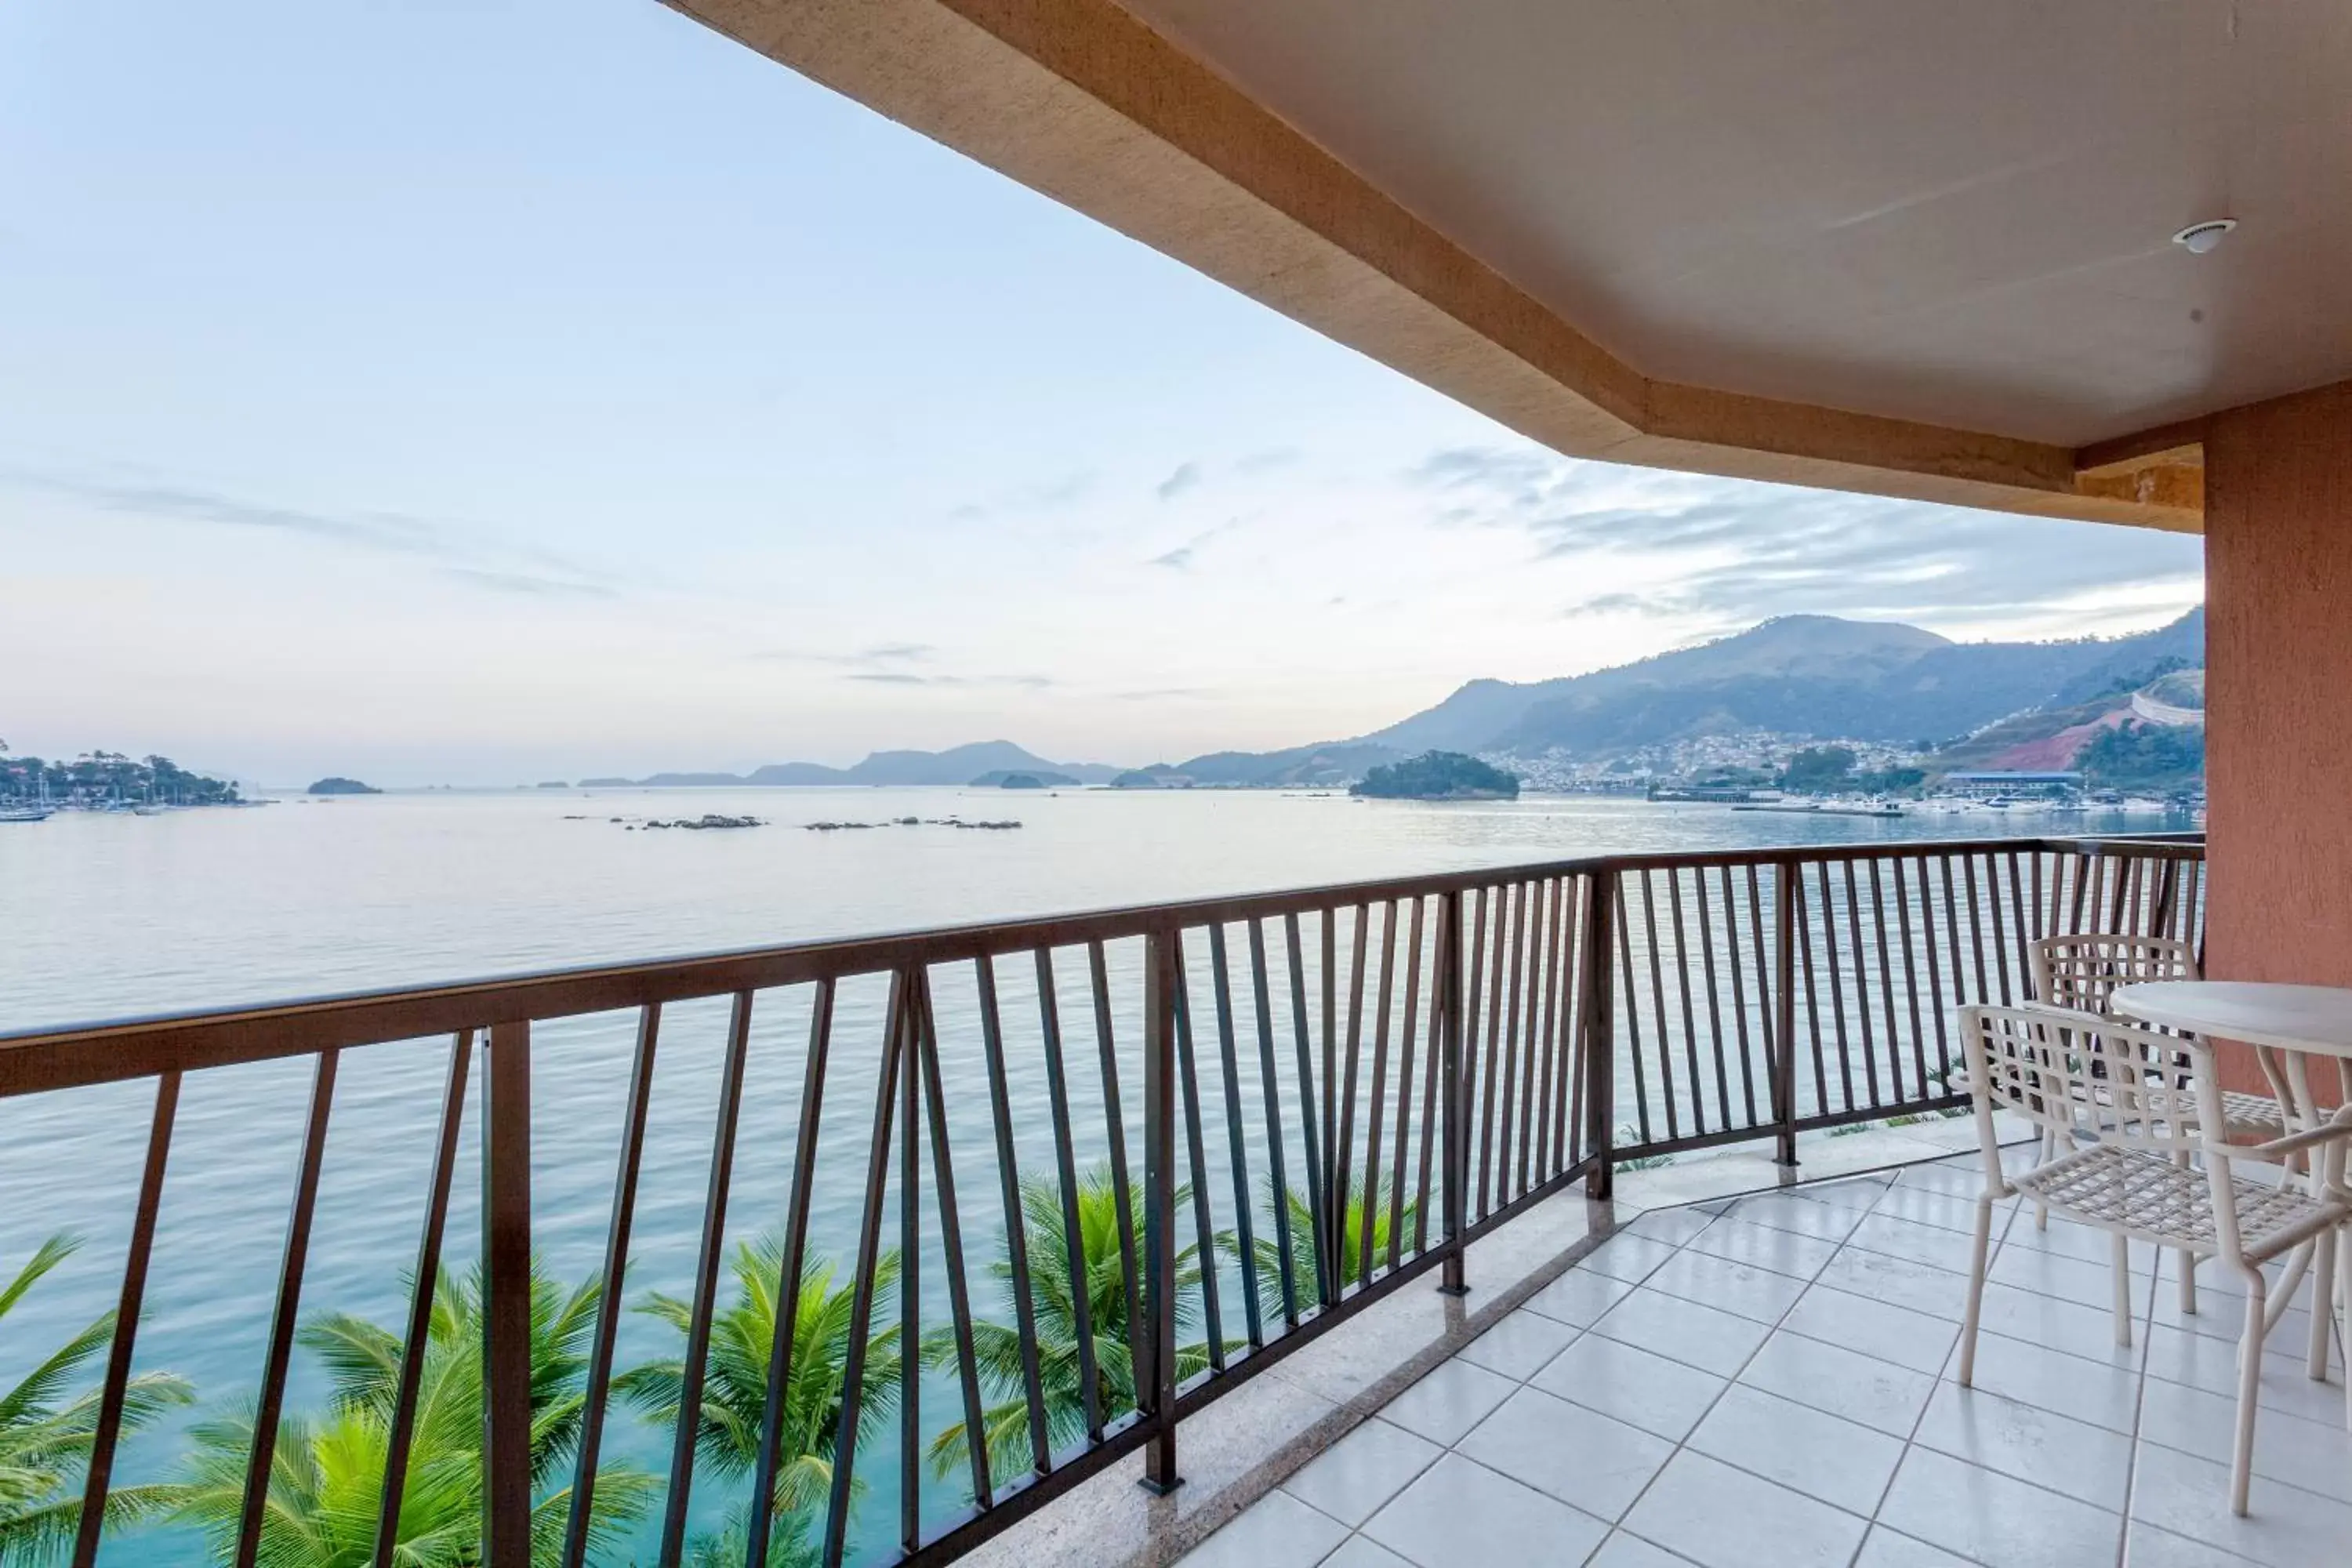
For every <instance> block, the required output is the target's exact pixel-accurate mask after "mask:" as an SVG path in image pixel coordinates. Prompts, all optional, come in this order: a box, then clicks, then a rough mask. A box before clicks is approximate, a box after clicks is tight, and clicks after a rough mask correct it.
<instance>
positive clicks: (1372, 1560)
mask: <svg viewBox="0 0 2352 1568" xmlns="http://www.w3.org/2000/svg"><path fill="white" fill-rule="evenodd" d="M1322 1568H1412V1563H1408V1562H1406V1561H1405V1560H1404V1559H1403V1558H1402V1557H1400V1556H1398V1555H1397V1554H1396V1553H1395V1552H1391V1551H1390V1550H1389V1549H1388V1548H1387V1547H1385V1546H1382V1545H1381V1543H1380V1542H1377V1541H1374V1540H1373V1539H1372V1538H1371V1537H1370V1536H1368V1535H1351V1536H1349V1537H1348V1539H1347V1540H1346V1541H1344V1542H1340V1544H1339V1551H1337V1552H1333V1553H1331V1555H1330V1556H1328V1557H1326V1558H1325V1559H1323V1564H1322Z"/></svg>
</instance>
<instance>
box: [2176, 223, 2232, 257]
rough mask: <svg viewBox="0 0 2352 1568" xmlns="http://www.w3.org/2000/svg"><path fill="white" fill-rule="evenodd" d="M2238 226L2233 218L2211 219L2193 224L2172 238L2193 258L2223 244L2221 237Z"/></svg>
mask: <svg viewBox="0 0 2352 1568" xmlns="http://www.w3.org/2000/svg"><path fill="white" fill-rule="evenodd" d="M2237 226H2238V220H2237V219H2236V218H2233V217H2217V218H2211V219H2209V220H2208V221H2206V222H2204V223H2192V224H2190V225H2189V226H2188V227H2187V228H2184V229H2182V230H2181V231H2180V232H2179V234H2176V235H2174V236H2173V237H2172V243H2173V244H2175V245H2177V246H2179V247H2181V248H2183V249H2184V250H2186V251H2188V252H2189V255H2191V256H2202V255H2204V254H2205V253H2206V252H2207V251H2209V250H2210V249H2212V248H2213V247H2215V246H2217V245H2219V244H2221V237H2222V236H2223V235H2225V234H2227V233H2229V232H2230V231H2231V229H2233V228H2235V227H2237Z"/></svg>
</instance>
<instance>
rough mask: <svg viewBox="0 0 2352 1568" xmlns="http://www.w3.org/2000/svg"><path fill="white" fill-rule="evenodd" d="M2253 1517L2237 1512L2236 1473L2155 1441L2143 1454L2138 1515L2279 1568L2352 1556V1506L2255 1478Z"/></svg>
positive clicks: (2136, 1493)
mask: <svg viewBox="0 0 2352 1568" xmlns="http://www.w3.org/2000/svg"><path fill="white" fill-rule="evenodd" d="M2247 1508H2248V1510H2249V1513H2248V1517H2246V1518H2244V1519H2240V1518H2239V1517H2238V1516H2237V1515H2235V1514H2233V1513H2231V1511H2230V1470H2229V1467H2228V1466H2226V1465H2216V1464H2213V1463H2210V1461H2208V1460H2204V1459H2200V1458H2194V1457H2192V1456H2190V1455H2188V1454H2183V1453H2179V1452H2178V1451H2176V1450H2174V1449H2171V1448H2167V1447H2159V1446H2158V1445H2157V1444H2154V1443H2143V1444H2142V1445H2140V1450H2139V1475H2138V1478H2137V1480H2136V1481H2135V1482H2134V1484H2133V1486H2132V1517H2133V1518H2134V1519H2137V1520H2145V1521H2147V1522H2148V1523H2150V1524H2153V1525H2155V1526H2157V1527H2158V1528H2159V1529H2162V1530H2168V1531H2172V1533H2173V1534H2175V1535H2185V1536H2187V1537H2189V1539H2190V1540H2192V1541H2201V1542H2205V1543H2206V1544H2207V1545H2209V1546H2218V1547H2220V1548H2221V1549H2222V1550H2223V1551H2225V1552H2236V1553H2237V1554H2238V1555H2239V1556H2241V1557H2251V1558H2252V1559H2253V1560H2254V1561H2255V1562H2257V1563H2270V1564H2273V1568H2309V1565H2311V1564H2315V1563H2342V1562H2343V1561H2345V1559H2346V1558H2347V1556H2352V1505H2347V1504H2345V1503H2340V1502H2337V1501H2336V1500H2335V1499H2333V1498H2324V1497H2321V1496H2319V1495H2318V1494H2317V1493H2316V1492H2307V1491H2305V1490H2303V1489H2301V1488H2299V1487H2291V1486H2288V1485H2287V1484H2286V1483H2285V1482H2284V1481H2274V1480H2271V1479H2268V1478H2266V1477H2263V1476H2256V1477H2255V1478H2254V1484H2253V1488H2252V1491H2251V1492H2250V1493H2249V1495H2248V1497H2247Z"/></svg>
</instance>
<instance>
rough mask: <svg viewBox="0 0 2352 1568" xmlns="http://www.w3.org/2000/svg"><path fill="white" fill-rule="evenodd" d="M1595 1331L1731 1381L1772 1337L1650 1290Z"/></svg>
mask: <svg viewBox="0 0 2352 1568" xmlns="http://www.w3.org/2000/svg"><path fill="white" fill-rule="evenodd" d="M1592 1331H1593V1332H1594V1333H1596V1334H1605V1335H1606V1336H1608V1337H1609V1338H1610V1339H1612V1340H1615V1341H1617V1342H1620V1343H1622V1344H1629V1345H1639V1346H1641V1347H1642V1349H1643V1350H1645V1351H1654V1352H1656V1353H1657V1354H1659V1355H1662V1356H1666V1357H1669V1358H1671V1359H1673V1360H1675V1361H1678V1362H1682V1363H1685V1364H1687V1365H1690V1366H1695V1367H1697V1368H1698V1369H1699V1370H1700V1371H1702V1372H1711V1373H1715V1374H1716V1375H1717V1376H1718V1377H1730V1376H1732V1375H1734V1374H1735V1373H1738V1371H1739V1369H1740V1368H1741V1367H1743V1366H1746V1365H1747V1364H1748V1357H1749V1356H1752V1355H1754V1354H1755V1353H1756V1349H1757V1347H1758V1346H1759V1345H1761V1344H1762V1343H1763V1342H1764V1341H1765V1338H1766V1336H1767V1335H1769V1334H1770V1333H1771V1329H1770V1328H1769V1326H1768V1325H1766V1324H1763V1323H1759V1322H1757V1321H1755V1320H1754V1319H1752V1318H1743V1317H1739V1316H1738V1315H1737V1314H1735V1313H1731V1312H1720V1311H1717V1310H1716V1309H1714V1308H1713V1307H1706V1306H1702V1305H1700V1304H1699V1303H1698V1302H1696V1301H1687V1300H1684V1299H1683V1298H1682V1297H1680V1296H1669V1295H1667V1294H1666V1293H1665V1292H1664V1291H1663V1290H1658V1289H1653V1288H1651V1287H1650V1286H1647V1285H1644V1286H1643V1287H1642V1288H1641V1289H1639V1290H1636V1291H1634V1292H1633V1294H1632V1295H1631V1296H1628V1297H1626V1298H1625V1299H1624V1300H1622V1301H1620V1302H1618V1303H1617V1305H1616V1306H1614V1307H1612V1308H1611V1309H1610V1310H1609V1313H1608V1315H1607V1316H1606V1317H1604V1318H1602V1319H1601V1321H1599V1322H1597V1323H1595V1324H1593V1325H1592Z"/></svg>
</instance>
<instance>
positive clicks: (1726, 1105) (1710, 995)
mask: <svg viewBox="0 0 2352 1568" xmlns="http://www.w3.org/2000/svg"><path fill="white" fill-rule="evenodd" d="M1691 896H1692V899H1693V900H1695V901H1696V903H1697V905H1698V954H1699V968H1700V971H1701V973H1704V974H1705V975H1706V1027H1707V1038H1708V1039H1709V1040H1711V1041H1713V1042H1714V1045H1715V1103H1716V1108H1717V1110H1720V1111H1721V1112H1722V1113H1723V1125H1724V1126H1726V1127H1729V1126H1731V1125H1732V1124H1733V1122H1734V1120H1735V1119H1734V1118H1733V1116H1732V1114H1731V1064H1730V1063H1729V1062H1727V1061H1726V1060H1725V1059H1724V1050H1723V993H1722V990H1721V988H1720V987H1719V986H1718V985H1717V982H1716V978H1715V918H1714V914H1713V912H1712V910H1710V909H1709V907H1708V905H1709V901H1710V900H1708V898H1707V892H1706V868H1705V867H1704V866H1697V867H1693V868H1691ZM1731 921H1732V914H1731V905H1730V904H1729V903H1728V902H1726V903H1725V904H1724V906H1723V922H1724V934H1725V935H1726V936H1727V937H1729V936H1731V934H1732V932H1733V931H1734V929H1735V928H1734V927H1733V925H1732V923H1731ZM1731 956H1732V961H1733V962H1734V963H1738V958H1739V944H1738V942H1737V941H1736V940H1734V941H1733V942H1732V944H1731Z"/></svg>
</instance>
